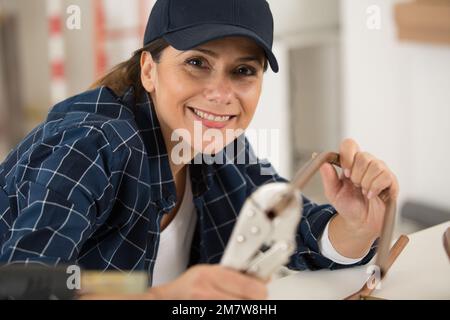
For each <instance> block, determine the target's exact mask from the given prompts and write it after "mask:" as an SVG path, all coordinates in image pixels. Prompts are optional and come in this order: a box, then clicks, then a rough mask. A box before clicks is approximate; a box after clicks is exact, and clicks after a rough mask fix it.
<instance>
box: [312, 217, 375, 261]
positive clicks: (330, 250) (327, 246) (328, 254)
mask: <svg viewBox="0 0 450 320" xmlns="http://www.w3.org/2000/svg"><path fill="white" fill-rule="evenodd" d="M330 222H331V221H328V223H327V226H326V227H325V230H324V231H323V234H322V235H321V236H320V239H319V250H320V252H321V253H322V255H323V256H324V257H325V258H328V259H330V260H331V261H333V262H336V263H339V264H342V265H352V264H356V263H359V262H360V261H361V260H362V259H364V257H365V256H366V255H367V254H368V253H369V252H368V251H367V252H366V254H365V255H363V256H362V257H361V258H358V259H352V258H347V257H345V256H343V255H341V254H340V253H339V252H337V250H336V249H335V248H334V247H333V244H332V243H331V241H330V237H329V236H328V227H329V226H330Z"/></svg>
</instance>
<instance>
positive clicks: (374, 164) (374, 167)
mask: <svg viewBox="0 0 450 320" xmlns="http://www.w3.org/2000/svg"><path fill="white" fill-rule="evenodd" d="M385 170H387V169H386V166H385V164H384V163H383V161H380V160H372V161H371V162H370V163H369V166H368V168H367V170H366V172H365V173H364V175H363V177H362V180H361V188H362V190H363V194H364V195H366V194H367V193H368V191H369V190H370V187H371V185H372V183H373V181H374V180H375V179H376V178H377V177H378V176H379V175H380V174H381V173H382V172H383V171H385Z"/></svg>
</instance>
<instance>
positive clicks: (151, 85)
mask: <svg viewBox="0 0 450 320" xmlns="http://www.w3.org/2000/svg"><path fill="white" fill-rule="evenodd" d="M155 80H156V63H155V61H153V58H152V55H151V54H150V52H148V51H144V52H142V54H141V82H142V86H143V87H144V88H145V90H146V91H147V92H149V93H152V92H154V91H155Z"/></svg>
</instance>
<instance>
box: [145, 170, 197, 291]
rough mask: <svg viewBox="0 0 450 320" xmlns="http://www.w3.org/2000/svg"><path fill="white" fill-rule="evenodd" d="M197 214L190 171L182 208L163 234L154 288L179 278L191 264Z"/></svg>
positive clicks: (187, 176)
mask: <svg viewBox="0 0 450 320" xmlns="http://www.w3.org/2000/svg"><path fill="white" fill-rule="evenodd" d="M196 223H197V214H196V211H195V206H194V201H193V195H192V189H191V179H190V177H189V170H187V174H186V187H185V190H184V196H183V200H182V202H181V206H180V208H179V210H178V212H177V214H176V216H175V218H174V219H173V220H172V222H170V224H169V225H168V226H167V228H166V229H164V230H163V231H162V232H161V236H160V240H159V248H158V255H157V257H156V262H155V268H154V270H153V281H152V285H153V286H158V285H162V284H165V283H167V282H170V281H172V280H175V279H176V278H178V277H179V276H180V275H181V274H182V273H183V272H184V271H186V268H187V266H188V264H189V257H190V253H191V245H192V238H193V236H194V231H195V225H196Z"/></svg>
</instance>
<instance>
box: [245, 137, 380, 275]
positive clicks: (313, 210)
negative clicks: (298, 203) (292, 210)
mask: <svg viewBox="0 0 450 320" xmlns="http://www.w3.org/2000/svg"><path fill="white" fill-rule="evenodd" d="M246 153H247V157H248V159H253V161H252V164H249V165H247V168H246V172H247V176H248V181H249V187H250V188H251V192H253V191H254V190H256V188H258V187H259V186H262V185H264V184H266V183H271V182H288V181H287V180H286V179H284V178H282V177H280V176H279V175H278V174H277V172H276V170H275V169H274V168H273V166H272V165H271V164H270V162H268V161H266V160H260V159H257V158H256V156H255V155H254V153H253V150H252V148H251V146H250V144H249V143H248V142H246ZM255 159H256V160H255ZM302 202H303V216H302V219H301V221H300V223H299V226H298V230H297V234H296V244H297V250H296V251H295V252H294V254H293V255H292V256H291V259H290V261H289V263H288V265H287V266H288V268H290V269H292V270H305V269H309V270H318V269H324V268H327V269H341V268H347V267H349V266H355V265H362V264H366V263H368V262H369V261H370V260H371V259H372V257H373V256H374V254H375V249H376V243H375V244H374V245H373V246H372V248H371V250H370V251H369V253H368V254H367V255H366V256H365V257H364V258H363V259H361V260H359V261H358V262H357V263H355V264H341V263H339V262H337V261H334V260H332V259H330V258H329V257H330V256H329V255H328V253H330V252H329V251H326V253H327V256H325V255H324V254H323V252H321V248H320V244H319V240H320V237H321V236H322V235H323V234H324V230H325V229H326V226H327V224H328V223H329V221H330V220H331V218H332V217H333V216H335V215H336V214H337V211H336V209H335V208H333V206H331V205H329V204H324V205H319V204H316V203H314V202H313V201H311V200H309V199H308V198H307V197H305V196H304V195H302Z"/></svg>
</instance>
